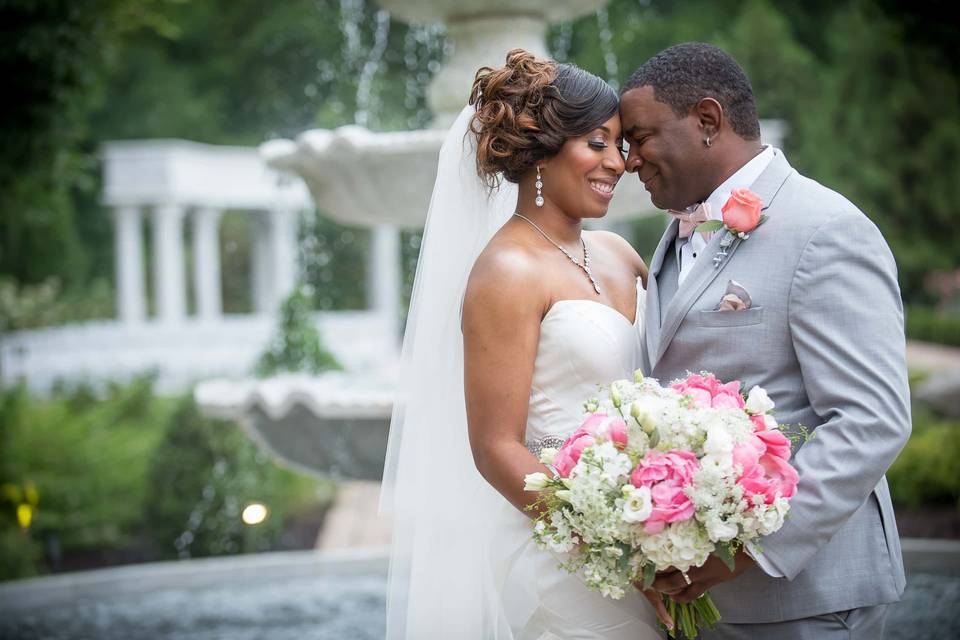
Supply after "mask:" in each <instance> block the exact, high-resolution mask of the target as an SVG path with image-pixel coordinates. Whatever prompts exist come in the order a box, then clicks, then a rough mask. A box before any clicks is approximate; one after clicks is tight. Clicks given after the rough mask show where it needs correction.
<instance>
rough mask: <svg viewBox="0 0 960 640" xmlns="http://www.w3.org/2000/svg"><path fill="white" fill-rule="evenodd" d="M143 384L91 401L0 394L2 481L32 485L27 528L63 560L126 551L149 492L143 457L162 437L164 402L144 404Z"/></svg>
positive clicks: (21, 390) (147, 390)
mask: <svg viewBox="0 0 960 640" xmlns="http://www.w3.org/2000/svg"><path fill="white" fill-rule="evenodd" d="M150 390H151V383H150V382H149V381H147V380H141V381H137V382H135V383H133V384H130V385H127V386H124V387H117V388H115V389H114V390H113V391H112V393H111V395H110V397H109V398H108V399H106V400H103V401H96V402H91V401H90V400H89V398H86V397H84V398H83V399H81V396H85V395H86V393H87V391H85V390H84V391H83V392H82V393H81V394H80V395H79V396H75V397H67V396H65V397H55V398H52V399H49V400H38V399H36V398H32V397H30V396H29V394H28V393H27V391H26V390H25V389H24V388H23V387H18V388H15V389H12V390H9V391H7V392H5V393H4V401H3V403H2V409H0V413H2V417H0V419H2V422H3V424H4V431H5V442H4V444H5V446H4V450H3V452H2V458H3V464H2V466H0V469H2V472H3V474H4V477H3V478H0V482H3V483H12V484H14V485H22V484H26V483H32V484H33V485H34V486H36V488H37V492H38V494H39V500H38V506H37V511H36V514H35V517H34V519H33V522H32V523H31V525H30V528H29V532H30V536H31V538H32V539H33V540H35V541H41V540H44V539H45V538H47V537H53V538H54V539H56V541H57V543H58V544H59V546H60V548H61V549H62V550H63V553H64V554H67V553H70V552H74V551H79V550H83V549H91V548H99V549H104V548H107V549H113V548H121V547H124V546H127V545H129V544H130V543H131V541H132V539H133V537H134V536H135V535H136V533H137V531H138V529H139V525H140V518H141V515H140V504H141V503H142V501H143V499H144V497H145V495H146V494H147V492H148V489H147V484H146V471H147V458H148V456H149V452H150V451H152V450H153V448H154V447H155V446H156V444H157V442H159V439H160V437H161V436H162V434H163V427H164V425H165V423H166V419H167V416H168V414H169V411H170V409H171V403H170V402H169V401H163V400H158V399H153V398H152V396H151V400H150V401H149V402H145V401H144V395H145V394H149V393H150Z"/></svg>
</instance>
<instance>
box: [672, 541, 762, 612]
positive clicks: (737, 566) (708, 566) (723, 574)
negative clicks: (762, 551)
mask: <svg viewBox="0 0 960 640" xmlns="http://www.w3.org/2000/svg"><path fill="white" fill-rule="evenodd" d="M733 561H734V570H733V571H730V569H729V568H727V565H726V564H724V562H723V560H721V559H720V558H718V557H716V556H713V555H711V556H710V558H709V559H708V560H707V561H706V562H705V563H704V564H703V566H702V567H697V568H695V569H691V570H690V571H687V578H689V579H690V583H689V584H687V581H686V579H685V578H684V577H683V574H682V573H681V572H679V571H665V572H663V573H658V574H657V579H656V580H654V581H653V588H654V590H656V591H659V592H660V593H665V594H667V595H668V596H670V597H671V598H673V600H674V601H675V602H679V603H680V604H685V603H687V602H693V601H694V600H696V599H697V598H699V597H700V596H702V595H703V594H704V593H706V592H707V590H708V589H710V588H711V587H714V586H716V585H718V584H720V583H721V582H726V581H727V580H733V579H734V578H736V577H737V576H738V575H740V574H741V573H743V572H744V571H746V570H747V569H749V568H750V567H752V566H753V565H754V564H756V562H755V561H754V559H753V558H751V557H750V556H748V555H747V554H746V553H745V552H744V551H743V550H740V551H738V552H737V555H735V556H734V558H733Z"/></svg>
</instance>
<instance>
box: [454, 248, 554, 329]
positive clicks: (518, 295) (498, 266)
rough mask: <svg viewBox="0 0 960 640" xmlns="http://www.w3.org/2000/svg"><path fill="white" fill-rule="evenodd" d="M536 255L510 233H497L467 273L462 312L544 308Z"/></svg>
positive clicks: (540, 275) (540, 274)
mask: <svg viewBox="0 0 960 640" xmlns="http://www.w3.org/2000/svg"><path fill="white" fill-rule="evenodd" d="M541 271H542V270H541V269H540V265H539V262H538V258H537V253H536V251H534V250H533V249H531V248H530V247H529V246H527V245H525V244H524V243H523V242H521V241H518V240H516V239H515V238H513V237H511V236H510V235H509V234H497V235H496V236H494V238H493V239H492V240H491V241H490V243H489V244H487V246H486V247H485V248H484V250H483V251H482V252H481V253H480V256H479V257H478V258H477V261H476V262H475V263H474V265H473V269H471V271H470V278H469V280H468V281H467V290H466V293H465V295H464V312H465V313H466V312H467V311H468V310H469V308H470V307H471V306H473V305H481V306H484V307H487V306H490V305H493V306H496V307H499V306H508V307H514V308H517V310H518V311H520V310H521V309H519V308H518V307H531V308H537V307H540V306H543V301H542V300H540V297H541V296H540V295H539V294H540V293H542V289H543V285H542V280H543V278H542V273H541Z"/></svg>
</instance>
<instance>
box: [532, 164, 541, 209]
mask: <svg viewBox="0 0 960 640" xmlns="http://www.w3.org/2000/svg"><path fill="white" fill-rule="evenodd" d="M534 186H535V187H536V188H537V197H536V199H535V200H534V202H535V203H536V205H537V206H538V207H542V206H543V193H542V192H541V191H540V190H541V189H543V179H542V178H541V177H540V165H537V181H536V183H535V184H534Z"/></svg>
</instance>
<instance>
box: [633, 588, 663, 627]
mask: <svg viewBox="0 0 960 640" xmlns="http://www.w3.org/2000/svg"><path fill="white" fill-rule="evenodd" d="M633 586H635V587H636V588H637V590H638V591H639V592H640V593H642V594H643V597H644V598H646V599H647V601H648V602H649V603H650V606H652V607H653V610H654V611H656V612H657V617H658V618H660V622H662V623H663V626H665V627H666V628H667V629H670V630H671V631H672V630H673V618H671V617H670V614H669V613H667V607H666V605H664V604H663V596H662V595H661V594H660V593H659V592H657V591H654V590H653V589H644V588H643V583H642V582H634V583H633Z"/></svg>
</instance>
